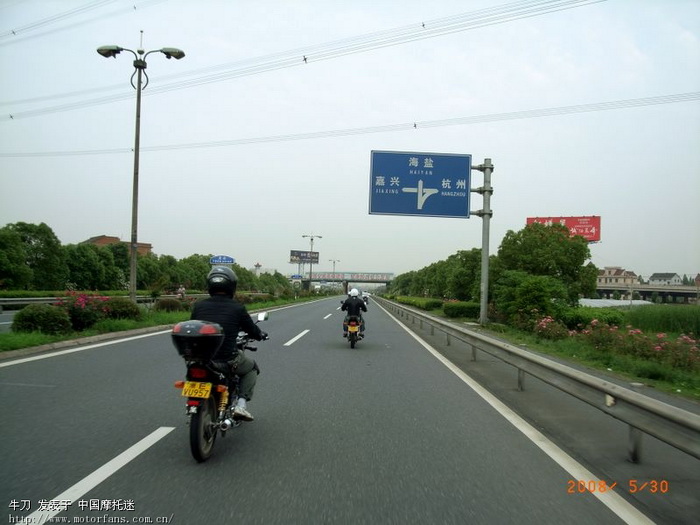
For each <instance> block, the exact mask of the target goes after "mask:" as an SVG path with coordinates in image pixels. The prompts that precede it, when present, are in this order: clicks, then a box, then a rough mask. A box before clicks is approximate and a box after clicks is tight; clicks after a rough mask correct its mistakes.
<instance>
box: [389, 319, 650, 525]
mask: <svg viewBox="0 0 700 525" xmlns="http://www.w3.org/2000/svg"><path fill="white" fill-rule="evenodd" d="M380 308H381V309H382V310H384V312H385V313H386V314H387V315H389V316H390V317H391V318H393V319H394V321H396V322H397V323H398V324H399V326H401V328H403V329H404V330H406V332H407V333H408V334H409V335H410V336H411V337H413V338H414V339H415V340H416V341H418V343H420V344H421V346H423V348H425V349H426V350H428V352H430V353H431V354H433V355H434V356H435V357H436V358H437V359H438V360H439V361H440V362H442V364H443V365H445V366H446V367H447V368H449V369H450V370H451V371H452V373H453V374H455V375H456V376H457V377H459V378H460V379H461V380H462V381H464V382H465V383H466V384H467V385H468V386H469V387H470V388H471V389H472V390H474V392H476V393H477V394H478V395H479V396H481V398H482V399H483V400H484V401H486V402H487V403H488V404H489V405H491V406H492V407H493V408H494V409H495V410H496V412H498V413H499V414H501V415H502V416H503V417H504V418H506V420H508V421H509V422H510V423H511V424H512V425H513V426H514V427H515V428H517V429H518V430H519V431H520V432H522V433H523V434H525V436H526V437H527V438H528V439H529V440H530V441H532V442H533V443H534V444H535V445H537V446H538V447H539V448H540V449H541V450H542V451H543V452H544V453H545V454H547V455H548V456H549V457H550V458H551V459H552V460H554V462H555V463H557V464H558V465H559V466H560V467H561V468H563V469H564V470H565V471H567V472H568V473H569V474H571V476H573V479H585V480H595V482H596V484H598V482H599V481H600V480H599V479H598V477H596V476H595V475H593V473H592V472H590V471H589V470H588V469H587V468H585V467H584V466H583V465H581V464H580V463H578V462H577V461H576V460H575V459H574V458H572V457H571V456H569V455H568V454H567V453H566V452H564V451H563V450H562V449H560V448H559V447H558V446H557V445H555V444H554V443H552V442H551V441H550V440H549V439H548V438H547V437H546V436H545V435H544V434H542V433H541V432H540V431H538V430H537V429H535V428H534V427H533V426H532V425H530V424H529V423H528V422H527V421H525V420H524V419H523V418H521V417H520V416H519V415H518V414H516V413H515V412H513V411H512V410H511V409H510V408H508V407H507V406H506V405H505V404H503V403H502V402H501V401H500V400H498V399H497V398H496V397H495V396H494V395H493V394H491V393H490V392H489V391H488V390H486V389H485V388H484V387H482V386H481V385H480V384H479V383H477V382H476V381H474V380H473V379H472V378H471V377H469V376H468V375H467V374H465V373H464V372H463V371H462V370H460V369H459V368H458V367H457V366H456V365H455V364H454V363H452V362H451V361H449V360H448V359H447V358H446V357H444V356H443V355H442V354H441V353H440V352H438V351H437V350H435V349H434V348H433V347H432V346H430V345H429V344H428V343H427V342H425V341H423V339H421V338H420V337H419V336H418V335H416V334H414V333H413V332H412V331H411V330H410V329H409V328H408V327H407V326H406V325H405V324H403V323H402V322H401V321H399V320H398V319H397V318H396V317H394V316H393V315H392V314H391V313H389V312H388V311H387V310H386V309H385V308H383V307H382V306H380ZM591 494H592V495H593V496H595V497H596V498H598V499H599V500H600V501H601V502H602V503H603V504H604V505H605V506H606V507H608V508H609V509H610V510H611V511H612V512H613V513H615V514H616V515H617V516H618V517H619V518H620V519H621V520H622V521H624V522H625V523H629V524H631V525H654V522H653V521H652V520H650V519H649V518H647V517H646V516H645V515H644V514H642V513H641V512H640V511H639V510H638V509H637V508H635V507H634V506H633V505H632V504H630V503H629V502H627V500H625V499H624V498H623V497H622V496H620V495H619V494H617V493H615V492H613V491H612V490H609V491H606V492H599V491H596V492H592V493H591Z"/></svg>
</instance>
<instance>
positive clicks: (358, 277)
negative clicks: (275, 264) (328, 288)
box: [292, 272, 394, 292]
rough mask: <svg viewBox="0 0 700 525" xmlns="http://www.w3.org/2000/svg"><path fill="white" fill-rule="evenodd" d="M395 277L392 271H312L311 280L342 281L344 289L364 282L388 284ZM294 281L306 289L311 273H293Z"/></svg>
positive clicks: (316, 281) (319, 281) (314, 281)
mask: <svg viewBox="0 0 700 525" xmlns="http://www.w3.org/2000/svg"><path fill="white" fill-rule="evenodd" d="M393 279H394V274H393V273H390V272H312V273H311V282H313V283H340V284H341V286H342V288H343V291H345V292H347V291H348V288H352V287H358V286H359V287H360V288H362V286H360V285H363V284H387V283H390V282H391V281H392V280H393ZM292 282H295V283H298V284H297V286H301V285H302V284H303V286H304V288H305V289H308V287H309V275H308V274H307V275H301V274H297V275H292Z"/></svg>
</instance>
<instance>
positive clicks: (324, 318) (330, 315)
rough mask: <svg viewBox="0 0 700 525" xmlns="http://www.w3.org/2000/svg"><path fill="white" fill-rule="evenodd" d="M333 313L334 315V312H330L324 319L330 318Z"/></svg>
mask: <svg viewBox="0 0 700 525" xmlns="http://www.w3.org/2000/svg"><path fill="white" fill-rule="evenodd" d="M331 315H333V314H328V315H327V316H326V317H324V318H323V319H324V321H325V320H326V319H328V318H329V317H330V316H331Z"/></svg>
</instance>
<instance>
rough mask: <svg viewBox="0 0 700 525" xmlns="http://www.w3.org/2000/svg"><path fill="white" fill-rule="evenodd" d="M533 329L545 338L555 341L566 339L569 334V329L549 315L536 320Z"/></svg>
mask: <svg viewBox="0 0 700 525" xmlns="http://www.w3.org/2000/svg"><path fill="white" fill-rule="evenodd" d="M533 331H534V332H535V334H537V335H538V336H540V337H542V338H543V339H551V340H554V341H556V340H559V339H565V338H566V337H568V336H569V330H567V329H566V327H565V326H564V325H563V324H561V323H560V322H558V321H556V320H555V319H554V318H553V317H552V316H549V315H547V316H545V317H543V318H541V319H540V320H538V321H536V322H535V327H534V329H533Z"/></svg>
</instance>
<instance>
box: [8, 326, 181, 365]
mask: <svg viewBox="0 0 700 525" xmlns="http://www.w3.org/2000/svg"><path fill="white" fill-rule="evenodd" d="M169 333H170V330H163V331H161V332H151V333H149V334H142V335H135V336H132V337H125V338H124V339H113V340H111V341H105V342H104V343H96V344H94V345H87V346H81V347H78V348H70V349H68V350H59V351H58V352H51V353H50V354H41V355H35V356H33V357H24V358H22V359H16V360H13V361H8V362H6V363H0V368H3V367H6V366H12V365H20V364H22V363H28V362H30V361H38V360H39V359H48V358H49V357H56V356H59V355H66V354H72V353H73V352H82V351H83V350H92V349H93V348H99V347H101V346H108V345H114V344H117V343H123V342H126V341H133V340H135V339H141V338H143V337H151V336H154V335H162V334H169Z"/></svg>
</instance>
